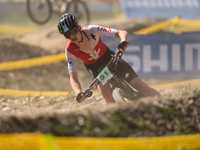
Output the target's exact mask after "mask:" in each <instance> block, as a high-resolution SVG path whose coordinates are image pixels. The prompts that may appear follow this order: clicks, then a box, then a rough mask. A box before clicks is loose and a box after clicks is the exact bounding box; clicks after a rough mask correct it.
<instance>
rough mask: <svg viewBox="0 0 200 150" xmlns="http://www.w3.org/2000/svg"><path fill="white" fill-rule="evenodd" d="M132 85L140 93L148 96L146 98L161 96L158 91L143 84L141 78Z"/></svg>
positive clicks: (134, 80) (136, 79)
mask: <svg viewBox="0 0 200 150" xmlns="http://www.w3.org/2000/svg"><path fill="white" fill-rule="evenodd" d="M130 85H131V86H132V87H133V88H135V89H136V90H137V91H138V92H140V93H142V94H144V95H146V96H156V95H157V96H160V93H159V92H158V91H156V90H155V89H154V88H152V87H150V86H148V84H146V83H145V82H143V81H142V80H141V79H140V78H139V77H136V78H134V79H133V80H131V82H130Z"/></svg>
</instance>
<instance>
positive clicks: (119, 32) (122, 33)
mask: <svg viewBox="0 0 200 150" xmlns="http://www.w3.org/2000/svg"><path fill="white" fill-rule="evenodd" d="M115 37H119V38H120V39H121V43H120V44H119V46H118V47H121V48H119V50H120V51H121V52H122V53H124V52H125V50H126V48H127V47H128V45H129V43H128V40H129V34H128V32H127V31H124V30H117V31H116V32H115Z"/></svg>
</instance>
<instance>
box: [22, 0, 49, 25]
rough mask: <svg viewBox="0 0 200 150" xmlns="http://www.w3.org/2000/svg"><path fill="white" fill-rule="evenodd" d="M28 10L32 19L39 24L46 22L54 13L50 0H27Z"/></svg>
mask: <svg viewBox="0 0 200 150" xmlns="http://www.w3.org/2000/svg"><path fill="white" fill-rule="evenodd" d="M26 10H27V13H28V16H29V17H30V19H31V20H32V21H34V22H35V23H37V24H45V23H46V22H48V21H49V19H50V18H51V15H52V9H51V3H50V1H49V0H27V1H26Z"/></svg>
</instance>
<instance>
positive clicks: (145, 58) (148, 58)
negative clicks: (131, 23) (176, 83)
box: [102, 32, 200, 78]
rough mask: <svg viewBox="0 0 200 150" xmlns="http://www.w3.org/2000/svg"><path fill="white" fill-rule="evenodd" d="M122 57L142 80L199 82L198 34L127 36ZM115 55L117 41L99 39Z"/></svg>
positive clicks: (199, 35) (199, 54)
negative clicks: (127, 39) (193, 80)
mask: <svg viewBox="0 0 200 150" xmlns="http://www.w3.org/2000/svg"><path fill="white" fill-rule="evenodd" d="M129 38H130V40H129V47H128V48H127V50H126V53H125V54H124V55H123V59H124V60H126V61H127V62H128V63H129V64H130V65H131V66H132V68H133V69H134V70H135V71H136V73H137V74H138V75H139V76H140V77H141V78H197V77H198V78H199V77H200V32H194V33H191V32H190V33H182V34H174V33H155V34H148V35H134V34H130V37H129ZM102 40H103V41H105V42H106V44H107V45H108V47H109V48H111V49H112V50H114V51H116V50H117V49H116V47H117V45H118V44H119V42H120V41H119V39H115V40H113V38H108V37H102Z"/></svg>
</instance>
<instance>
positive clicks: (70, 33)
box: [64, 27, 78, 39]
mask: <svg viewBox="0 0 200 150" xmlns="http://www.w3.org/2000/svg"><path fill="white" fill-rule="evenodd" d="M77 33H78V28H77V27H74V28H72V29H71V30H70V31H68V32H66V33H64V36H65V38H67V39H73V37H75V36H76V34H77Z"/></svg>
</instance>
